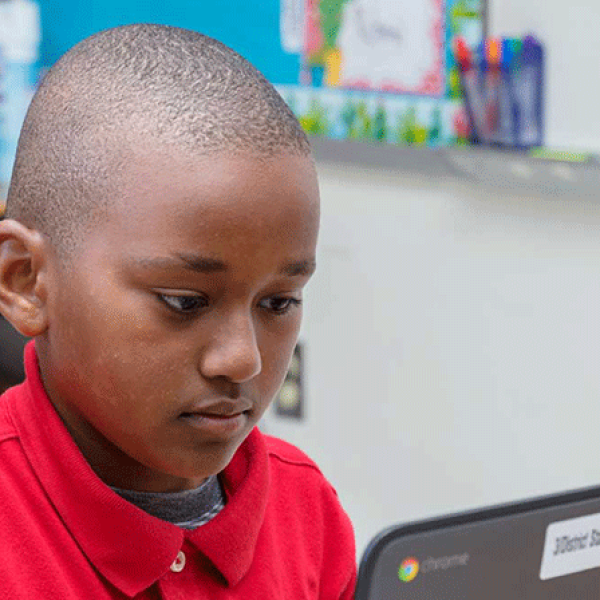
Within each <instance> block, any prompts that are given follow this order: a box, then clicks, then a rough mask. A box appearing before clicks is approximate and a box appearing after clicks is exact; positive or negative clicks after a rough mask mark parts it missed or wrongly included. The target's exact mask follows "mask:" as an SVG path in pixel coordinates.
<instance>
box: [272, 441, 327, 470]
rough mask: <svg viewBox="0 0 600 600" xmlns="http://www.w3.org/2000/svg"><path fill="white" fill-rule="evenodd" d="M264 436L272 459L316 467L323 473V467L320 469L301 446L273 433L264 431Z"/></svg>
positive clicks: (291, 464) (297, 465)
mask: <svg viewBox="0 0 600 600" xmlns="http://www.w3.org/2000/svg"><path fill="white" fill-rule="evenodd" d="M263 437H264V440H265V443H266V446H267V453H268V454H269V457H270V458H271V459H275V460H278V461H280V462H282V463H285V464H288V465H290V466H296V467H307V468H308V469H314V470H315V471H316V472H317V473H319V474H321V469H319V467H318V466H317V464H316V463H315V462H314V461H313V460H312V459H311V458H309V457H308V455H307V454H305V453H304V452H303V451H302V450H300V448H297V447H296V446H294V445H293V444H290V443H289V442H286V441H284V440H282V439H280V438H276V437H273V436H272V435H266V434H264V433H263ZM321 475H322V474H321Z"/></svg>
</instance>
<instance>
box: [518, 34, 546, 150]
mask: <svg viewBox="0 0 600 600" xmlns="http://www.w3.org/2000/svg"><path fill="white" fill-rule="evenodd" d="M520 63H521V64H520V72H519V74H518V76H517V78H516V82H517V85H516V95H517V99H518V104H519V107H520V111H521V132H520V140H519V142H520V145H521V146H523V147H525V148H530V147H531V146H541V145H542V141H543V106H542V100H543V98H542V92H543V72H542V65H543V49H542V46H541V44H540V43H539V42H538V41H537V40H536V39H535V38H534V37H533V36H531V35H528V36H527V37H526V38H525V39H524V40H523V50H522V52H521V61H520Z"/></svg>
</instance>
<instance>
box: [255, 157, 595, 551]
mask: <svg viewBox="0 0 600 600" xmlns="http://www.w3.org/2000/svg"><path fill="white" fill-rule="evenodd" d="M319 175H320V180H321V187H322V197H323V225H322V236H321V244H320V252H319V266H318V270H317V274H316V276H315V279H314V281H313V282H311V284H310V288H309V290H308V293H307V298H306V312H305V315H306V319H305V325H304V329H303V334H302V338H303V340H304V342H305V344H306V362H307V365H306V384H307V418H306V419H305V420H304V421H303V422H300V423H294V422H290V421H287V420H285V419H282V418H278V417H276V416H275V415H274V414H269V415H267V418H266V423H265V424H266V428H267V430H268V431H269V432H270V433H273V434H276V435H280V436H282V437H284V438H286V439H288V440H290V441H291V442H293V443H295V444H297V445H298V446H300V447H301V448H303V449H304V450H306V451H307V452H308V453H309V454H310V455H311V456H312V457H313V458H314V459H315V460H316V461H317V462H318V463H319V464H320V465H321V467H322V469H323V471H324V472H325V474H326V475H327V476H328V477H329V478H330V480H331V481H332V482H333V483H334V484H335V486H336V487H337V489H338V492H339V494H340V496H341V498H342V501H343V503H344V504H345V506H346V507H347V509H348V511H349V512H350V515H351V517H352V518H353V521H354V524H355V527H356V533H357V544H358V550H359V553H360V552H361V551H362V550H363V549H364V546H365V545H366V543H367V542H368V540H369V539H370V537H372V536H373V535H374V534H375V533H377V532H378V530H380V529H382V528H384V527H386V526H389V525H391V524H393V523H395V522H401V521H406V520H411V519H416V518H421V517H425V516H434V515H439V514H443V513H448V512H452V511H457V510H462V509H465V508H468V507H475V506H484V505H490V504H495V503H500V502H505V501H509V500H513V499H518V498H525V497H529V496H534V495H538V494H543V493H550V492H555V491H559V490H566V489H571V488H577V487H582V486H587V485H593V484H598V483H600V393H599V392H600V378H599V376H598V373H599V369H598V365H600V316H599V315H600V311H599V307H600V268H599V264H600V203H598V204H597V203H594V202H592V201H589V200H578V199H577V198H569V199H566V198H563V199H556V198H554V199H552V198H541V197H540V198H533V197H519V196H508V195H504V196H501V195H498V194H495V193H493V192H492V191H491V190H490V189H477V188H475V187H472V186H469V185H466V184H459V183H458V182H448V181H442V180H438V181H427V180H424V179H419V178H415V177H414V176H409V175H402V174H399V173H392V172H390V171H387V172H382V171H377V170H364V169H362V170H361V169H357V168H356V167H354V168H353V167H351V166H348V167H343V166H340V165H327V164H321V165H320V167H319Z"/></svg>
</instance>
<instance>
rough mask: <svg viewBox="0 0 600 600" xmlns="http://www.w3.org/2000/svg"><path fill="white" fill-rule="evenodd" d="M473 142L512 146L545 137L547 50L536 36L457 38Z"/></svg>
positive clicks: (537, 142)
mask: <svg viewBox="0 0 600 600" xmlns="http://www.w3.org/2000/svg"><path fill="white" fill-rule="evenodd" d="M454 52H455V57H456V63H457V64H458V68H459V73H460V80H461V85H462V88H463V93H464V99H465V109H466V112H467V117H468V119H469V123H470V128H471V136H470V138H471V141H472V142H473V143H476V144H477V143H479V144H490V145H495V146H505V147H512V148H523V149H525V148H531V147H535V146H542V145H543V141H544V119H543V116H544V115H543V100H544V98H543V88H544V50H543V47H542V44H541V43H540V42H539V41H538V40H537V39H536V38H535V37H533V36H532V35H528V36H527V37H525V38H524V39H519V38H493V37H490V38H486V39H484V40H483V41H482V42H481V43H480V44H479V45H478V46H477V47H475V48H471V47H469V46H468V45H467V43H466V41H465V40H464V38H461V37H457V38H456V39H455V40H454Z"/></svg>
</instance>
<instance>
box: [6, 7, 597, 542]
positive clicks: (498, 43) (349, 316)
mask: <svg viewBox="0 0 600 600" xmlns="http://www.w3.org/2000/svg"><path fill="white" fill-rule="evenodd" d="M138 21H151V22H160V23H166V24H170V25H178V26H182V27H187V28H191V29H196V30H198V31H201V32H203V33H206V34H208V35H211V36H214V37H217V38H218V39H220V40H221V41H223V42H225V43H226V44H228V45H230V46H231V47H233V48H234V49H236V50H238V51H239V52H240V53H242V54H243V55H244V56H246V57H247V58H248V59H250V60H251V61H252V62H254V63H255V64H256V65H257V66H258V67H259V68H260V69H261V70H262V71H263V72H264V73H265V74H266V76H267V77H268V78H269V79H270V80H271V81H272V82H273V83H274V84H276V85H277V86H278V89H279V90H280V91H281V93H282V95H283V96H284V97H285V98H286V100H287V101H288V102H289V103H290V105H291V106H292V108H293V109H294V110H295V111H296V113H297V115H298V116H299V118H300V119H301V122H302V124H303V126H304V127H305V128H306V130H307V131H308V132H309V133H310V135H311V136H312V141H313V146H314V151H315V156H316V160H317V168H318V173H319V178H320V184H321V193H322V201H323V209H322V214H323V217H322V234H321V238H320V248H319V256H318V263H319V268H318V270H317V274H316V275H315V278H314V281H312V282H311V284H310V287H309V289H308V292H307V295H306V296H307V297H306V311H305V315H306V317H305V322H304V325H303V329H302V332H301V336H300V342H299V346H298V348H297V352H296V354H295V357H294V360H293V362H292V366H291V369H290V374H289V376H288V379H287V380H286V383H285V384H284V387H283V388H282V391H281V393H280V395H279V396H278V398H277V399H276V400H275V402H274V404H273V407H272V409H271V410H270V411H269V413H268V414H267V415H266V416H265V419H264V423H263V428H264V430H265V431H266V432H268V433H271V434H274V435H278V436H281V437H283V438H285V439H287V440H289V441H291V442H293V443H294V444H296V445H298V446H299V447H300V448H302V449H304V450H305V451H306V452H308V453H309V455H310V456H311V457H313V458H314V459H315V460H316V461H317V462H318V464H319V465H320V466H321V467H322V470H323V471H324V473H325V475H326V476H327V477H328V478H329V479H330V480H331V481H332V482H333V484H334V485H335V487H336V488H337V490H338V492H339V495H340V498H341V499H342V502H343V504H344V505H345V507H346V508H347V510H348V511H349V513H350V516H351V517H352V519H353V522H354V525H355V528H356V533H357V543H358V551H359V553H361V552H362V550H363V549H364V547H365V545H366V544H367V542H368V540H369V539H370V538H371V537H372V536H373V535H375V534H376V533H377V532H378V531H379V530H380V529H382V528H384V527H387V526H389V525H391V524H393V523H398V522H403V521H408V520H412V519H417V518H423V517H428V516H435V515H440V514H445V513H449V512H454V511H458V510H463V509H467V508H473V507H479V506H486V505H490V504H498V503H503V502H507V501H510V500H516V499H521V498H526V497H529V496H535V495H540V494H545V493H551V492H558V491H562V490H568V489H573V488H578V487H584V486H588V485H595V484H598V483H600V398H599V396H600V394H599V392H600V378H599V369H598V365H599V364H600V316H599V311H598V307H599V306H600V273H599V268H598V265H599V264H600V261H599V259H600V205H599V203H598V190H599V189H600V169H599V168H598V160H597V158H596V153H599V152H600V118H599V117H598V115H597V114H596V112H597V106H598V98H596V94H598V93H600V78H599V76H598V74H599V73H600V36H598V35H597V32H596V27H597V24H598V23H600V3H598V1H597V0H573V2H571V3H564V2H561V1H559V0H547V1H546V2H544V3H543V7H540V4H539V2H537V1H536V0H488V2H487V3H485V2H482V1H479V0H460V1H459V0H449V1H448V2H445V3H444V2H441V1H439V0H411V1H410V2H409V1H408V0H265V1H263V2H260V3H249V2H244V1H242V0H230V1H229V2H227V3H215V2H204V1H202V0H195V1H194V2H192V1H190V0H173V1H172V2H170V3H168V4H165V3H164V2H158V1H157V0H149V1H147V2H144V3H136V2H133V1H131V0H119V1H117V0H89V1H88V2H76V1H75V0H54V1H51V0H40V1H39V2H38V3H33V2H30V1H25V0H18V1H17V0H5V1H4V2H1V3H0V53H1V55H2V63H1V64H2V70H1V73H0V85H1V86H2V99H1V101H0V114H1V119H2V120H1V123H0V137H1V138H2V139H1V142H2V146H1V152H0V173H1V174H2V175H1V177H2V178H3V180H2V185H3V186H4V188H3V189H6V185H7V184H8V180H9V178H10V168H11V164H12V163H11V153H12V152H14V146H15V144H16V136H15V130H16V131H17V135H18V128H19V127H20V122H22V117H23V114H24V111H25V110H26V106H27V102H28V99H29V98H30V97H31V93H32V91H33V89H34V88H35V85H36V81H38V79H39V74H40V72H42V73H43V69H44V68H45V67H48V66H50V65H51V64H52V63H53V62H54V61H55V60H56V59H57V58H58V57H59V56H60V55H61V54H62V53H63V52H64V51H66V50H67V49H68V48H69V47H70V46H71V45H73V44H74V43H76V42H77V41H79V40H80V39H82V38H83V37H86V36H87V35H89V34H91V33H93V32H95V31H98V30H100V29H103V28H106V27H110V26H114V25H119V24H124V23H129V22H138ZM527 36H530V39H534V40H535V43H536V44H538V45H539V47H540V48H541V49H542V50H543V52H542V53H541V54H535V55H532V56H533V57H534V58H532V59H531V61H529V58H528V57H527V53H526V51H525V48H526V47H527V43H526V42H525V40H526V39H527ZM458 38H461V39H463V40H464V41H465V43H466V46H467V47H468V49H469V53H470V54H469V60H468V61H461V59H460V57H457V56H456V52H455V49H456V45H455V42H456V40H457V39H458ZM537 47H538V46H536V48H537ZM498 48H501V49H502V51H500V54H499V55H498V51H497V49H498ZM508 49H511V52H513V54H510V55H508V54H507V53H506V52H504V50H506V51H507V52H508ZM528 61H529V62H528ZM471 84H473V86H474V87H473V89H472V90H470V91H471V92H472V93H473V94H474V95H473V96H471V97H469V85H471ZM465 90H466V91H467V96H466V97H465V94H464V91H465ZM511 94H516V98H517V99H516V100H515V97H513V96H511ZM469 103H471V106H470V105H469ZM507 103H508V104H507ZM507 106H508V109H507V108H506V107H507ZM480 109H481V110H482V111H483V112H482V114H483V115H484V117H483V120H482V121H481V123H482V125H481V127H484V128H486V129H485V132H484V133H482V132H481V131H479V133H480V134H481V135H479V138H480V139H476V138H477V136H476V135H474V133H478V132H477V122H475V121H476V120H477V111H478V110H480ZM502 128H504V130H505V133H507V132H508V133H507V135H505V136H504V137H503V136H501V135H499V133H498V132H499V131H500V130H501V129H502ZM532 132H533V133H532ZM488 134H489V135H488ZM527 136H529V137H527ZM477 141H479V142H480V143H476V142H477ZM482 141H483V142H486V143H481V142H482ZM23 343H24V341H23V340H22V338H21V337H20V336H18V335H16V334H14V333H13V332H12V331H11V330H10V328H9V326H8V324H6V322H5V321H2V320H0V385H4V386H6V385H9V384H12V383H16V382H17V381H19V379H20V378H21V377H22V360H21V350H22V346H23Z"/></svg>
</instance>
